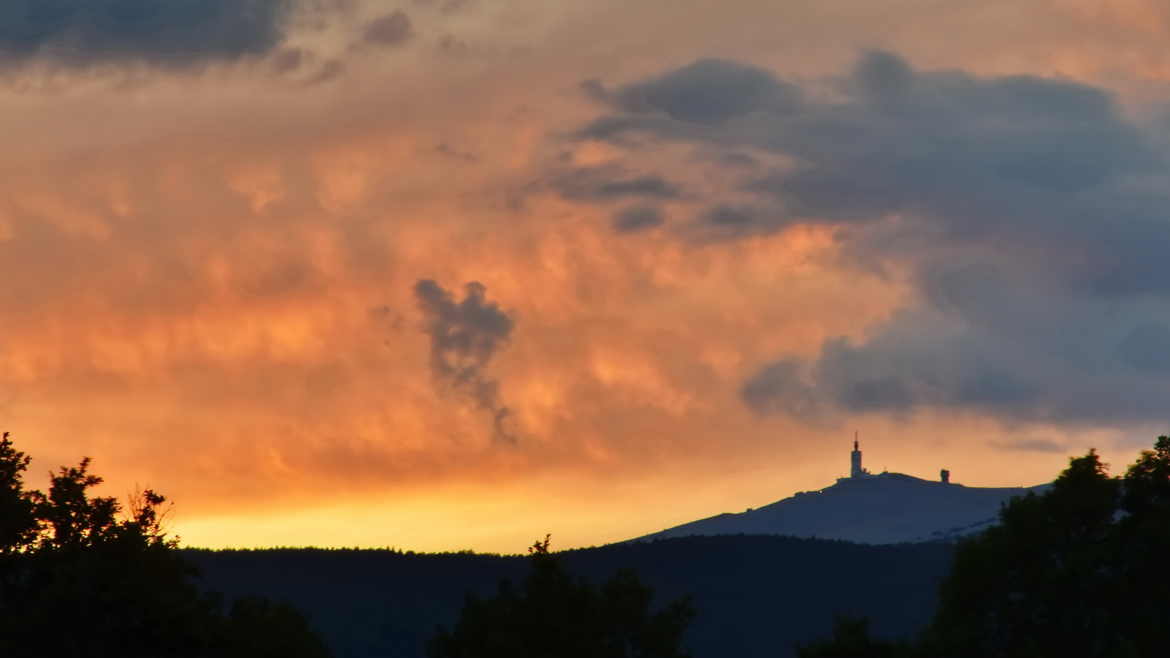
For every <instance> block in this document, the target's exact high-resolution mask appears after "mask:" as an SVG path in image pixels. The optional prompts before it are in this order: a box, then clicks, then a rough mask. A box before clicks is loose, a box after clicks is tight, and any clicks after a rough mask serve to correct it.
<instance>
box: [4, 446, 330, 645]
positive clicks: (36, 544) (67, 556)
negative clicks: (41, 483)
mask: <svg viewBox="0 0 1170 658" xmlns="http://www.w3.org/2000/svg"><path fill="white" fill-rule="evenodd" d="M28 463H29V460H28V457H27V456H26V455H24V454H23V453H21V452H20V451H18V450H16V449H15V447H14V446H13V445H12V442H11V440H10V439H9V437H8V434H7V433H6V434H4V435H3V439H0V510H3V516H0V542H2V543H0V656H4V658H26V657H27V658H56V657H62V658H66V657H68V658H73V657H77V658H81V657H90V656H118V657H119V658H159V657H164V656H165V657H175V658H182V657H191V658H237V657H238V658H244V656H248V657H249V658H269V657H270V658H277V657H280V658H324V657H326V656H328V655H329V654H328V651H327V650H326V649H325V647H324V645H323V644H322V643H321V641H320V639H319V638H317V636H316V635H315V634H314V633H313V632H312V631H311V629H310V628H309V627H308V624H307V623H306V622H305V620H304V618H303V617H302V616H301V615H300V614H299V613H297V612H296V611H295V610H292V609H291V608H289V607H287V606H282V605H278V604H273V603H270V602H266V601H258V600H248V601H239V602H237V603H236V605H234V606H233V607H232V609H231V612H230V614H225V613H224V610H223V604H222V601H221V599H220V597H218V596H217V595H213V594H209V593H207V592H205V591H203V590H202V589H201V588H200V587H199V585H198V582H197V580H196V575H197V574H196V572H195V569H194V567H193V566H192V565H191V564H189V563H188V562H187V561H186V559H184V558H183V556H182V554H181V553H180V552H179V551H178V550H177V541H176V540H174V539H171V538H168V537H167V536H166V534H165V533H164V532H163V529H162V527H161V518H162V516H163V514H162V511H161V506H162V505H163V504H164V503H165V502H166V499H165V498H164V497H163V496H162V495H160V494H158V493H156V492H155V491H153V490H150V489H147V490H145V491H143V492H141V493H140V494H138V495H137V496H136V497H134V498H133V499H132V500H131V501H130V505H129V510H124V509H123V507H122V505H120V504H119V503H118V501H117V500H116V499H114V498H110V497H101V496H97V497H95V496H91V490H92V489H93V488H94V487H96V486H98V485H100V484H101V483H102V479H101V478H100V477H98V476H96V475H94V474H92V473H91V472H90V470H89V467H90V463H91V462H90V460H89V459H88V458H86V459H83V460H82V461H81V463H80V464H79V465H77V466H73V467H61V468H60V469H59V470H58V471H57V472H56V473H52V474H50V487H49V491H48V493H47V494H45V493H42V492H40V491H37V490H28V491H26V490H25V489H24V480H23V475H24V473H25V471H26V470H27V468H28Z"/></svg>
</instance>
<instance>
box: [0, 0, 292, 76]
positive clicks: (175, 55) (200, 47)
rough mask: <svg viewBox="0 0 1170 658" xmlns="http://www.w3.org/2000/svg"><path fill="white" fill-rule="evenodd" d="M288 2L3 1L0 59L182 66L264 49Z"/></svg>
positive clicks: (273, 39) (272, 41)
mask: <svg viewBox="0 0 1170 658" xmlns="http://www.w3.org/2000/svg"><path fill="white" fill-rule="evenodd" d="M292 4H293V3H292V2H291V0H4V1H3V2H0V61H3V60H7V61H9V62H12V61H24V60H28V59H32V58H34V57H41V58H48V59H52V60H56V61H59V62H63V63H66V64H71V65H86V64H90V63H95V62H100V61H111V60H112V61H120V60H144V61H150V62H158V63H171V64H180V65H181V64H190V63H194V62H199V61H205V60H212V59H230V58H236V57H240V56H243V55H251V54H260V53H266V52H268V51H270V50H271V49H272V48H274V47H275V46H276V45H277V44H278V43H279V42H280V41H281V40H282V39H283V29H284V25H285V19H286V18H287V17H288V14H289V12H290V10H291V9H292Z"/></svg>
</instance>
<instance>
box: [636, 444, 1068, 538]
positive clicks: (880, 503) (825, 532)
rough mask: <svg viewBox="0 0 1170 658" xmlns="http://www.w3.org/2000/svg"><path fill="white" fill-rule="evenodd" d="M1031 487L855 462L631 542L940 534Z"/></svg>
mask: <svg viewBox="0 0 1170 658" xmlns="http://www.w3.org/2000/svg"><path fill="white" fill-rule="evenodd" d="M1047 486H1048V485H1046V484H1041V485H1036V486H1032V487H968V486H965V485H962V484H958V483H952V482H948V481H934V480H924V479H922V478H918V477H914V476H912V475H906V474H904V473H892V472H883V473H878V474H870V473H868V472H865V471H864V470H862V469H860V462H859V461H858V463H857V467H856V468H855V469H854V473H853V475H851V476H850V477H844V478H840V479H838V480H837V482H836V483H835V484H833V485H830V486H828V487H825V488H824V489H820V490H816V491H800V492H797V493H795V494H793V495H792V496H790V497H788V498H784V499H781V500H778V501H776V502H773V503H769V504H767V505H764V506H763V507H757V508H748V509H747V510H746V511H744V512H739V513H735V512H726V513H723V514H717V515H715V516H711V517H707V518H705V519H698V520H696V521H691V522H689V523H683V524H681V525H677V526H672V527H670V528H666V529H664V530H660V531H658V532H654V533H650V534H648V535H643V536H641V537H637V538H635V539H633V540H631V541H646V540H654V539H664V538H671V537H688V536H710V535H740V534H743V535H787V536H792V537H808V538H817V539H838V540H844V541H851V542H857V543H862V544H878V545H880V544H899V543H916V542H926V541H945V540H949V539H954V538H957V537H961V536H964V535H967V534H971V533H973V532H977V531H979V530H982V529H984V528H986V527H988V526H989V525H992V524H994V523H995V521H996V519H997V518H998V514H999V509H1000V507H1001V506H1002V505H1003V504H1004V503H1006V502H1007V501H1008V500H1010V499H1011V498H1012V497H1014V496H1022V495H1025V494H1027V493H1028V492H1040V491H1043V490H1044V488H1046V487H1047Z"/></svg>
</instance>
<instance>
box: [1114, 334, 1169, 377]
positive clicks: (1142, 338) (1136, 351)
mask: <svg viewBox="0 0 1170 658" xmlns="http://www.w3.org/2000/svg"><path fill="white" fill-rule="evenodd" d="M1117 357H1118V358H1119V359H1121V361H1122V362H1123V363H1125V364H1126V365H1128V366H1129V367H1131V368H1133V369H1135V370H1138V371H1140V372H1144V373H1150V374H1155V375H1170V327H1167V326H1166V325H1164V324H1161V323H1158V322H1146V323H1143V324H1141V325H1138V326H1136V327H1134V328H1133V329H1131V330H1130V331H1129V333H1128V334H1126V336H1125V338H1124V339H1122V341H1121V342H1120V343H1118V344H1117Z"/></svg>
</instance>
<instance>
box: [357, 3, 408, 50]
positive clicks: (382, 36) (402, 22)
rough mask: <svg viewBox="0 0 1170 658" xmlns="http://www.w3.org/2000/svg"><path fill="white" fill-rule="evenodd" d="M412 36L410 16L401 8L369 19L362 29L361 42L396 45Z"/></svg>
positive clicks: (375, 44) (376, 44) (373, 44)
mask: <svg viewBox="0 0 1170 658" xmlns="http://www.w3.org/2000/svg"><path fill="white" fill-rule="evenodd" d="M412 36H414V28H413V26H412V25H411V21H410V16H407V15H406V12H404V11H402V10H396V11H394V12H391V13H389V14H386V15H385V16H382V17H379V18H376V19H374V20H372V21H370V23H369V24H368V25H366V28H365V30H363V31H362V43H364V44H368V45H372V46H397V45H400V44H403V43H406V42H407V41H409V40H410V38H411V37H412Z"/></svg>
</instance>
